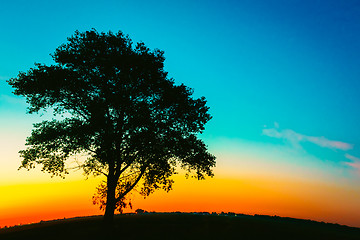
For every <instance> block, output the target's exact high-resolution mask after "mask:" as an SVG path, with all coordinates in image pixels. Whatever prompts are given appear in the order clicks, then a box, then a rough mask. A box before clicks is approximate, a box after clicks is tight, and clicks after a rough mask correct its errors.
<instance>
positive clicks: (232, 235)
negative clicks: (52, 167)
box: [0, 213, 360, 240]
mask: <svg viewBox="0 0 360 240" xmlns="http://www.w3.org/2000/svg"><path fill="white" fill-rule="evenodd" d="M0 239H1V240H6V239H36V240H41V239H52V240H53V239H63V240H70V239H77V240H79V239H144V240H146V239H252V240H253V239H289V240H293V239H327V240H329V239H336V240H347V239H354V240H355V239H356V240H360V228H351V227H347V226H341V225H337V224H329V223H320V222H314V221H309V220H299V219H292V218H280V217H269V216H258V215H256V216H248V215H240V216H238V215H237V216H234V215H233V216H230V215H226V216H223V215H208V214H190V213H148V214H138V215H117V216H116V217H115V223H114V226H113V227H111V228H109V227H106V226H104V225H103V224H102V217H101V216H93V217H83V218H72V219H64V220H54V221H47V222H41V223H36V224H30V225H23V226H17V227H12V228H6V229H0Z"/></svg>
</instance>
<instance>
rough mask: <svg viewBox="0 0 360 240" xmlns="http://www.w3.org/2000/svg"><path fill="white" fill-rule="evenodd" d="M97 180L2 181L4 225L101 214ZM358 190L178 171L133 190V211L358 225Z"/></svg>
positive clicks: (1, 217)
mask: <svg viewBox="0 0 360 240" xmlns="http://www.w3.org/2000/svg"><path fill="white" fill-rule="evenodd" d="M97 182H98V180H94V179H90V180H87V181H85V180H76V181H75V180H70V181H69V180H64V181H55V182H52V183H30V184H18V185H8V186H6V185H5V186H0V191H1V196H2V197H1V199H0V226H1V227H3V226H6V225H7V226H11V225H15V224H25V223H30V222H38V221H40V220H50V219H59V218H64V217H66V218H70V217H75V216H86V215H95V214H102V212H100V211H99V210H98V208H97V206H93V205H92V202H91V197H92V195H93V193H94V189H95V186H96V183H97ZM359 197H360V191H359V190H357V191H356V190H351V189H344V188H341V187H338V186H331V185H326V184H324V183H310V182H300V181H298V182H295V181H291V180H289V179H269V178H267V179H265V178H264V179H261V178H259V177H257V178H249V177H248V178H233V179H231V178H222V177H221V176H217V177H215V178H213V179H207V180H206V181H197V180H195V179H185V178H184V177H183V176H176V177H175V185H174V190H173V191H171V192H169V193H165V192H164V191H158V192H156V193H155V194H153V195H151V196H150V197H148V198H147V199H143V198H142V197H140V196H139V195H137V193H134V194H133V205H134V209H133V210H132V211H134V210H135V209H137V208H142V209H144V210H147V211H184V212H190V211H208V212H212V211H216V212H221V211H224V212H228V211H231V212H236V213H245V214H266V215H278V216H284V217H286V216H290V217H295V218H304V219H312V220H318V221H325V222H334V223H336V222H337V223H340V224H346V225H351V226H357V227H360V221H359V219H360V207H359V205H358V203H357V202H356V199H359Z"/></svg>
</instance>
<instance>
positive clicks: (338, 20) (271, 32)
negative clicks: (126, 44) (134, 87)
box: [0, 0, 360, 227]
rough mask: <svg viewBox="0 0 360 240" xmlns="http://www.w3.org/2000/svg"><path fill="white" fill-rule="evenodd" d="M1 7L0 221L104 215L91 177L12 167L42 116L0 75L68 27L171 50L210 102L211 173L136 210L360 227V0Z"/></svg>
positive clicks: (24, 65)
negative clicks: (213, 163) (32, 112)
mask: <svg viewBox="0 0 360 240" xmlns="http://www.w3.org/2000/svg"><path fill="white" fill-rule="evenodd" d="M1 5H2V6H1V8H0V36H1V37H0V227H3V226H6V225H7V226H9V225H15V224H24V223H29V222H36V221H40V220H48V219H56V218H64V217H66V218H68V217H74V216H86V215H92V214H102V212H100V211H99V210H98V209H97V206H93V205H92V202H91V196H92V195H93V193H94V192H95V187H96V185H97V181H98V180H97V179H88V180H86V181H85V180H84V176H83V175H82V174H81V172H73V173H71V174H70V175H69V176H68V177H67V178H66V179H59V178H51V177H50V175H48V174H44V173H42V172H41V171H39V170H38V169H35V170H32V171H26V170H18V167H19V165H20V162H21V159H20V158H19V155H18V151H19V150H21V149H24V148H25V146H24V143H25V139H26V137H27V136H29V134H30V133H31V129H32V124H33V123H36V122H39V121H41V119H42V116H40V115H29V114H26V107H27V105H26V103H25V101H24V99H22V98H21V97H15V96H14V95H13V94H12V89H11V88H10V87H9V86H8V85H7V83H6V80H8V79H9V78H12V77H16V76H17V74H18V73H19V72H20V71H27V70H28V69H29V68H31V67H33V66H34V63H36V62H37V63H45V64H52V63H53V61H52V58H51V56H50V54H51V53H53V52H54V50H55V49H56V48H57V47H58V46H59V45H60V44H62V43H65V42H66V39H67V37H69V36H71V35H72V34H74V32H75V30H79V31H86V30H89V29H91V28H95V29H97V30H98V31H99V32H102V31H104V32H108V31H112V32H117V31H119V30H121V31H123V32H124V33H126V34H128V35H129V36H130V38H132V39H133V41H134V42H138V41H143V42H144V43H145V44H146V45H147V46H148V47H150V48H151V49H154V48H158V49H161V50H163V51H165V57H166V60H165V69H166V71H168V72H169V76H170V77H172V78H174V79H175V82H176V83H177V84H181V83H184V84H185V85H187V86H189V87H191V88H193V89H194V91H195V92H194V96H195V97H200V96H205V97H206V99H207V101H208V106H209V107H210V110H209V111H210V114H211V115H212V116H213V118H212V119H211V121H210V122H209V123H208V124H207V125H206V130H205V132H204V134H202V135H201V138H202V139H203V140H204V141H205V142H206V144H207V145H208V147H209V151H210V152H211V153H213V154H214V155H215V156H216V157H217V166H216V168H215V169H214V172H215V177H214V178H212V179H207V180H205V181H200V182H198V181H195V180H193V179H185V178H184V177H183V176H176V177H175V185H174V190H173V191H171V192H169V193H165V192H162V191H158V192H156V193H154V194H153V195H152V196H150V197H148V198H147V199H142V198H141V197H139V196H137V195H136V194H133V204H134V208H135V209H136V208H142V209H145V210H148V211H209V212H212V211H217V212H221V211H226V212H227V211H231V212H238V213H245V214H267V215H278V216H284V217H295V218H305V219H312V220H317V221H324V222H332V223H339V224H345V225H350V226H356V227H360V205H359V204H358V202H359V201H360V187H359V183H360V124H359V123H360V109H359V103H360V94H359V91H360V67H359V64H360V44H359V43H360V2H359V1H352V0H348V1H333V0H329V1H320V0H312V1H310V0H305V1H304V0H301V1H300V0H291V1H288V0H274V1H265V0H251V1H250V0H240V1H200V0H199V1H187V0H185V1H184V0H183V1H141V0H140V1H107V0H104V1H92V0H88V1H73V0H72V1H68V0H66V1H62V2H54V1H20V0H13V1H6V2H3V3H2V4H1Z"/></svg>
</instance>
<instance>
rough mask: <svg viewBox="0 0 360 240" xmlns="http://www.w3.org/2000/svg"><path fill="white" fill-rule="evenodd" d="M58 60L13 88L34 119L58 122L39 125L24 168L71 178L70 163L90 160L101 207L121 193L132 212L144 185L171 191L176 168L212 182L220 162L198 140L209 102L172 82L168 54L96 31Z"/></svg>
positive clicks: (80, 37) (77, 39)
mask: <svg viewBox="0 0 360 240" xmlns="http://www.w3.org/2000/svg"><path fill="white" fill-rule="evenodd" d="M52 56H53V59H54V61H55V64H53V65H49V66H47V65H43V64H36V65H35V67H34V68H31V69H30V70H29V71H27V72H22V73H20V74H19V75H18V77H17V78H13V79H10V80H9V81H8V83H9V84H10V85H11V86H12V87H13V88H14V93H15V94H16V95H21V96H24V97H25V98H26V100H27V102H28V103H29V109H28V110H29V113H37V112H39V111H43V110H46V109H51V110H53V112H54V115H55V119H54V120H52V121H43V122H41V123H38V124H35V125H34V130H33V131H32V133H31V136H30V137H28V138H27V140H26V144H27V149H25V150H22V151H20V155H21V157H22V158H23V161H22V165H21V167H23V168H26V169H31V168H33V167H34V166H35V165H37V164H40V165H42V170H43V171H46V172H49V173H51V174H53V175H60V176H64V175H65V174H66V173H67V169H66V167H65V162H66V160H67V159H69V158H70V157H71V156H74V155H75V154H78V153H84V154H87V156H88V158H87V160H85V161H84V162H83V163H81V164H80V166H81V167H82V168H83V169H84V172H85V174H87V175H89V174H94V175H100V174H103V175H105V176H106V177H107V185H101V186H100V187H99V188H98V193H97V197H96V198H95V200H94V201H95V202H96V203H99V204H100V205H101V204H104V203H106V201H108V200H109V199H107V200H104V198H108V196H112V195H108V194H107V191H116V192H117V194H118V195H117V197H116V198H117V200H118V201H117V203H116V204H119V205H116V206H117V208H121V207H124V206H127V204H125V200H124V199H125V196H126V194H128V193H129V192H130V191H131V190H132V189H133V188H134V187H135V186H136V185H137V184H138V182H139V181H140V180H141V181H140V182H141V183H142V185H143V187H142V189H141V193H142V194H143V195H144V196H147V195H149V194H151V193H152V192H153V191H154V190H156V189H159V188H162V189H164V190H166V191H169V190H171V188H172V183H173V181H172V180H171V178H170V177H171V175H173V174H174V173H175V169H176V166H177V163H180V166H181V167H182V168H183V169H185V170H187V171H188V172H191V173H193V174H194V175H195V176H196V177H197V178H198V179H204V177H205V176H213V172H212V167H214V166H215V156H213V155H211V154H210V153H208V151H207V147H206V145H205V144H204V142H203V141H202V140H200V139H198V137H197V134H199V133H202V132H203V131H204V125H205V124H206V123H207V122H208V121H209V120H210V119H211V116H210V114H209V113H208V110H209V108H208V106H206V99H205V98H204V97H201V98H198V99H196V98H193V96H192V94H193V90H192V89H191V88H188V87H187V86H185V85H183V84H181V85H176V84H175V82H174V80H173V79H169V78H168V77H167V75H168V73H167V72H166V71H165V70H164V61H165V57H164V52H163V51H161V50H158V49H155V50H151V49H149V48H148V47H146V46H145V44H144V43H142V42H140V43H137V44H133V43H132V41H131V39H130V38H129V37H128V36H127V35H124V34H123V33H122V32H118V33H112V32H108V33H98V32H97V31H96V30H94V29H93V30H90V31H86V32H83V33H81V32H78V31H76V32H75V34H74V35H73V36H71V37H69V38H68V42H67V43H65V44H63V45H61V46H59V47H58V48H57V49H56V50H55V53H54V54H53V55H52ZM63 115H65V116H68V117H67V118H64V117H61V116H63ZM137 173H138V174H137ZM140 173H141V174H140ZM130 176H132V177H130ZM135 176H137V177H135ZM133 177H135V179H134V178H133ZM113 185H114V186H116V188H113V187H112V186H113ZM109 186H111V188H109ZM104 201H105V202H104Z"/></svg>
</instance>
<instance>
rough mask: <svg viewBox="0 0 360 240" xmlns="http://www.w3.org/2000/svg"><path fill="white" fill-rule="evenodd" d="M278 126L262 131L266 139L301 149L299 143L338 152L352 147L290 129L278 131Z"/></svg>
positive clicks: (351, 145)
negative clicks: (286, 142)
mask: <svg viewBox="0 0 360 240" xmlns="http://www.w3.org/2000/svg"><path fill="white" fill-rule="evenodd" d="M278 126H279V125H278V124H275V127H276V128H269V129H263V131H262V133H263V134H264V135H266V136H268V137H273V138H282V139H285V140H287V141H289V142H290V143H291V144H292V145H293V146H294V147H297V148H301V145H300V143H301V142H311V143H313V144H316V145H318V146H320V147H324V148H331V149H340V150H344V151H346V150H350V149H352V148H353V147H354V146H353V144H349V143H345V142H340V141H333V140H329V139H327V138H325V137H314V136H307V135H304V134H300V133H297V132H295V131H293V130H291V129H284V130H281V131H279V130H278V129H277V128H278Z"/></svg>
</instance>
